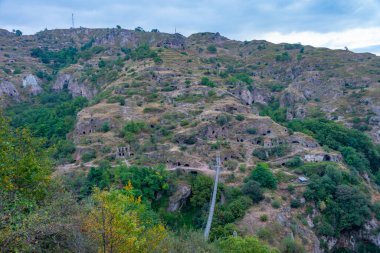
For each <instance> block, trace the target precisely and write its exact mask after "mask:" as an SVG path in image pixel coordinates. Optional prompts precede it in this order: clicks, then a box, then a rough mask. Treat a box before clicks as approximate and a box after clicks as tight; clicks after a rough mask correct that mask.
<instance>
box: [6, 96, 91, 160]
mask: <svg viewBox="0 0 380 253" xmlns="http://www.w3.org/2000/svg"><path fill="white" fill-rule="evenodd" d="M86 105H87V99H86V98H83V97H76V98H72V96H71V95H70V94H68V93H67V92H61V93H54V94H53V93H42V94H40V95H38V96H36V97H35V98H34V99H33V101H31V102H25V103H21V104H18V105H15V106H12V107H9V108H7V115H8V116H9V117H10V119H11V125H12V127H14V128H20V127H24V128H28V129H30V131H31V133H32V135H33V136H36V137H42V138H44V139H46V141H47V145H48V146H52V145H54V144H56V143H58V150H59V148H60V147H59V146H60V145H61V144H63V143H61V144H59V141H63V140H65V139H66V135H67V134H68V133H69V132H70V131H71V130H72V128H73V127H74V123H75V119H76V114H77V113H78V111H79V110H81V109H82V108H83V107H85V106H86ZM65 151H67V149H66V150H65ZM66 154H67V153H66ZM56 156H62V155H60V154H56ZM65 157H67V156H65Z"/></svg>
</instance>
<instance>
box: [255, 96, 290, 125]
mask: <svg viewBox="0 0 380 253" xmlns="http://www.w3.org/2000/svg"><path fill="white" fill-rule="evenodd" d="M260 116H269V117H271V119H273V120H274V121H276V122H285V121H286V108H284V107H280V103H279V102H278V101H273V102H272V103H270V104H269V105H268V106H262V108H261V110H260Z"/></svg>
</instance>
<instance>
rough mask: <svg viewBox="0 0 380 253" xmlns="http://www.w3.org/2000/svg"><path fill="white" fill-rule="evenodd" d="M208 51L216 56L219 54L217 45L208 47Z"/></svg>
mask: <svg viewBox="0 0 380 253" xmlns="http://www.w3.org/2000/svg"><path fill="white" fill-rule="evenodd" d="M207 51H208V52H209V53H211V54H216V52H217V49H216V46H215V45H208V46H207Z"/></svg>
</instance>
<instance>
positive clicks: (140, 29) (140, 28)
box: [135, 26, 145, 32]
mask: <svg viewBox="0 0 380 253" xmlns="http://www.w3.org/2000/svg"><path fill="white" fill-rule="evenodd" d="M135 31H136V32H145V31H144V29H143V28H142V27H141V26H138V27H136V28H135Z"/></svg>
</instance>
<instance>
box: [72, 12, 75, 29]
mask: <svg viewBox="0 0 380 253" xmlns="http://www.w3.org/2000/svg"><path fill="white" fill-rule="evenodd" d="M71 23H72V27H71V28H75V26H74V13H71Z"/></svg>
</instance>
